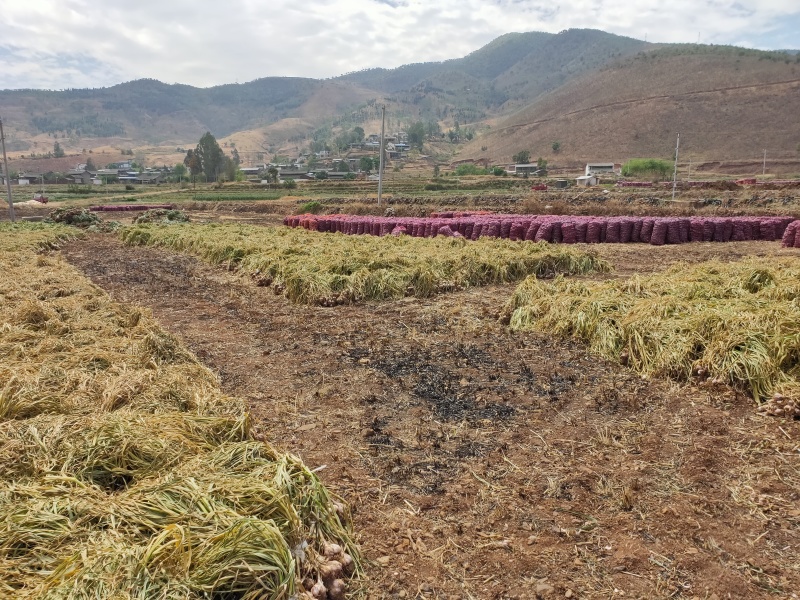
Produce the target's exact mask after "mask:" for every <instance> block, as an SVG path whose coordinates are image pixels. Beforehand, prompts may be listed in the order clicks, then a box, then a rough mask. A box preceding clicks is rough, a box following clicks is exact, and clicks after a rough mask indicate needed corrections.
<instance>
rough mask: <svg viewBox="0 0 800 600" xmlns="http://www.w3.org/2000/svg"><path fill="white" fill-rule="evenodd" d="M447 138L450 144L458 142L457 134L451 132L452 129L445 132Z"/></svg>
mask: <svg viewBox="0 0 800 600" xmlns="http://www.w3.org/2000/svg"><path fill="white" fill-rule="evenodd" d="M447 137H448V138H450V141H451V142H456V141H458V134H457V133H456V132H455V131H453V130H452V129H450V130H449V131H448V132H447Z"/></svg>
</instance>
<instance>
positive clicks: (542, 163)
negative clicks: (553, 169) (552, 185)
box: [536, 156, 547, 177]
mask: <svg viewBox="0 0 800 600" xmlns="http://www.w3.org/2000/svg"><path fill="white" fill-rule="evenodd" d="M536 169H537V170H538V175H539V177H544V176H545V175H547V161H546V160H545V159H543V158H542V157H541V156H540V157H539V159H538V160H537V161H536Z"/></svg>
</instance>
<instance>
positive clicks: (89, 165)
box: [86, 156, 97, 171]
mask: <svg viewBox="0 0 800 600" xmlns="http://www.w3.org/2000/svg"><path fill="white" fill-rule="evenodd" d="M86 170H87V171H96V170H97V167H96V166H95V164H94V161H93V160H92V157H91V156H90V157H89V158H87V159H86Z"/></svg>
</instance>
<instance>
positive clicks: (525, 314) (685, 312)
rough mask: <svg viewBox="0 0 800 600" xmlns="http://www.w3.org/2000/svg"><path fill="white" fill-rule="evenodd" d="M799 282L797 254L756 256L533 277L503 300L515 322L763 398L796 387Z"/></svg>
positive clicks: (642, 365)
mask: <svg viewBox="0 0 800 600" xmlns="http://www.w3.org/2000/svg"><path fill="white" fill-rule="evenodd" d="M798 282H800V267H799V266H798V265H797V263H796V262H789V261H783V262H780V261H774V262H772V263H771V264H770V265H769V266H765V265H764V263H763V261H755V260H748V261H743V262H738V263H719V262H709V263H705V264H702V265H698V266H688V265H678V266H675V267H673V268H671V269H669V270H668V271H666V272H664V273H661V274H657V275H652V276H649V277H641V278H640V277H638V276H637V277H633V278H632V279H629V280H626V281H618V280H615V281H602V282H587V281H567V280H565V279H561V278H557V279H556V280H555V281H553V282H552V283H550V282H542V281H537V280H536V279H535V278H530V279H528V280H526V281H525V282H523V283H522V284H521V285H520V286H519V287H518V288H517V290H516V292H515V293H514V295H513V297H512V298H511V300H510V302H509V304H508V306H507V309H508V313H509V314H510V324H511V328H512V329H516V330H527V329H535V330H538V331H543V332H550V333H554V334H557V335H560V336H564V337H573V338H576V339H579V340H582V341H584V342H586V343H587V344H589V346H590V347H591V348H592V350H594V351H595V352H597V353H599V354H601V355H603V356H605V357H606V358H609V359H611V360H615V361H621V362H622V363H624V364H628V365H629V366H631V367H632V368H633V369H635V370H636V371H638V372H639V373H642V374H643V375H647V376H652V375H660V376H666V377H671V378H674V379H677V380H679V381H686V380H688V379H689V378H691V377H692V376H699V377H701V378H716V379H718V380H721V381H724V382H726V383H728V384H730V385H733V386H736V387H739V388H741V389H744V390H747V391H749V392H750V393H751V394H752V395H753V397H754V399H755V400H756V401H762V400H763V399H765V398H766V397H768V396H769V395H771V394H773V393H775V392H783V393H788V394H790V395H795V396H796V395H797V392H798V391H800V388H798V382H799V381H800V283H798ZM792 390H793V391H792Z"/></svg>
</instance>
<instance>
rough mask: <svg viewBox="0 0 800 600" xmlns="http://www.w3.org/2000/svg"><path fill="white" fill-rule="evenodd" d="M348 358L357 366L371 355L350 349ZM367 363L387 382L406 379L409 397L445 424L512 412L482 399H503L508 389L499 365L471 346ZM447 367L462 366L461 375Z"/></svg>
mask: <svg viewBox="0 0 800 600" xmlns="http://www.w3.org/2000/svg"><path fill="white" fill-rule="evenodd" d="M348 356H349V358H350V359H351V360H353V361H355V362H361V361H363V360H365V359H367V357H368V356H372V354H371V353H370V352H369V350H365V349H364V348H352V349H350V350H349V351H348ZM369 360H370V362H368V363H362V364H364V365H365V366H368V367H370V368H374V369H376V370H377V371H379V372H381V373H383V374H384V375H386V376H387V377H389V378H391V379H403V378H409V379H410V380H411V381H410V382H409V388H410V389H411V391H412V393H413V395H414V396H415V397H416V398H419V399H420V400H424V401H425V402H426V403H428V405H429V406H430V407H431V409H432V411H433V413H434V414H435V415H436V416H437V417H438V418H440V419H443V420H445V421H462V420H467V421H480V420H484V419H488V420H498V419H499V420H506V419H510V418H511V417H513V416H514V414H515V412H516V411H515V409H514V408H513V407H512V406H508V405H507V404H504V403H499V402H490V401H487V400H484V399H483V398H482V396H483V394H485V393H489V392H490V393H492V394H494V395H497V396H500V397H503V396H504V394H507V393H508V388H507V385H506V383H505V379H504V377H503V373H501V369H502V367H501V365H499V364H498V363H497V362H496V361H495V360H494V359H493V358H492V357H491V355H490V354H489V353H488V352H486V351H485V350H482V349H480V348H477V347H475V346H469V345H465V344H456V345H455V346H454V347H453V348H452V350H451V352H449V353H446V354H443V355H438V356H435V355H434V354H433V353H432V352H430V351H422V350H421V351H414V352H411V353H403V354H400V353H398V354H392V355H388V356H381V357H378V358H374V357H373V358H371V359H369ZM448 364H455V365H457V366H459V367H461V366H462V365H463V367H462V368H463V369H464V370H465V371H464V372H462V373H457V372H455V371H453V370H452V369H450V368H447V367H446V366H445V365H448ZM467 376H469V377H471V379H472V380H469V379H467ZM476 380H477V381H476Z"/></svg>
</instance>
